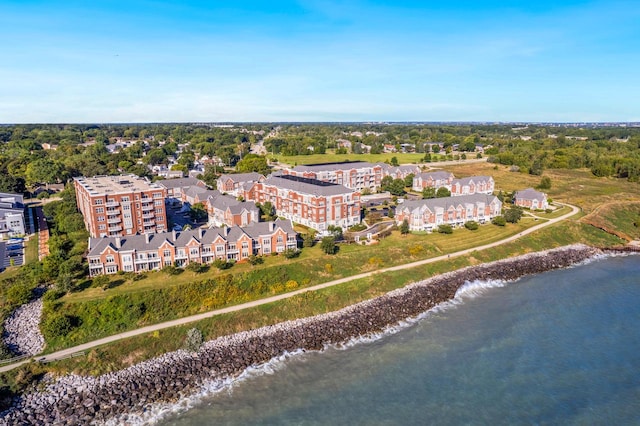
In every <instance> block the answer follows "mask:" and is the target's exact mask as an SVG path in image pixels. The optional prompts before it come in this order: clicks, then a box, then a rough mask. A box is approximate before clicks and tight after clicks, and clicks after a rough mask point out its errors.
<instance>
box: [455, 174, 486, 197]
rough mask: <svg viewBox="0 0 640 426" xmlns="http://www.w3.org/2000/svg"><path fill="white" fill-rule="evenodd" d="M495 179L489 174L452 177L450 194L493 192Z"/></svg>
mask: <svg viewBox="0 0 640 426" xmlns="http://www.w3.org/2000/svg"><path fill="white" fill-rule="evenodd" d="M494 190H495V181H494V180H493V178H492V177H491V176H471V177H466V178H461V179H454V180H453V181H452V182H451V188H450V191H451V195H452V196H460V195H470V194H493V191H494Z"/></svg>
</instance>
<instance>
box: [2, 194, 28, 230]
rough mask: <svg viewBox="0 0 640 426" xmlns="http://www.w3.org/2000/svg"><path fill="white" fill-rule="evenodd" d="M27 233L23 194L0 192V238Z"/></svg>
mask: <svg viewBox="0 0 640 426" xmlns="http://www.w3.org/2000/svg"><path fill="white" fill-rule="evenodd" d="M25 233H26V232H25V225H24V200H23V197H22V195H19V194H9V193H5V192H0V239H2V240H5V239H7V238H11V237H15V236H17V235H24V234H25Z"/></svg>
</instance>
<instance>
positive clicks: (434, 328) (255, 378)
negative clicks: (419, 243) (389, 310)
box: [160, 256, 640, 425]
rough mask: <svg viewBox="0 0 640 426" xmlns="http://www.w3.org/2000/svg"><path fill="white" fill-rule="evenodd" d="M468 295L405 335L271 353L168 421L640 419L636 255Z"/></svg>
mask: <svg viewBox="0 0 640 426" xmlns="http://www.w3.org/2000/svg"><path fill="white" fill-rule="evenodd" d="M416 278H419V277H416ZM460 293H461V294H460V295H459V297H458V298H457V299H456V301H455V302H453V303H447V304H446V306H445V307H444V308H436V309H435V310H433V311H432V312H431V313H429V314H428V315H425V316H424V317H423V318H421V319H420V320H418V321H417V322H415V323H414V324H413V325H411V326H407V327H404V328H401V329H400V330H399V331H398V332H395V333H391V334H388V335H385V336H383V337H381V338H379V339H376V340H373V341H368V342H363V343H360V344H355V345H350V346H349V347H348V348H346V349H327V350H325V351H323V352H321V353H315V352H314V353H305V354H301V355H296V356H292V357H287V359H286V360H283V361H278V362H273V363H270V364H269V365H268V366H267V367H264V368H261V369H259V370H257V371H255V372H252V373H248V374H245V375H244V377H243V378H242V379H241V380H238V381H235V382H234V383H233V384H232V385H230V386H225V387H223V389H222V390H221V391H220V392H217V393H214V394H212V395H209V396H206V397H204V398H203V399H201V400H200V401H199V403H197V404H196V405H195V406H192V407H191V408H190V409H188V410H186V411H181V412H179V413H176V414H171V415H168V416H167V415H166V412H165V416H164V417H165V418H164V420H162V421H161V422H160V424H165V425H203V424H223V425H247V424H258V425H287V424H290V425H329V424H331V425H334V424H375V425H380V424H385V425H396V424H397V425H400V424H402V425H406V424H447V425H449V424H531V423H534V424H640V333H639V332H638V328H639V326H640V256H621V257H607V258H604V259H598V260H596V261H593V262H590V263H587V264H583V265H580V266H576V267H573V268H569V269H564V270H559V271H552V272H546V273H543V274H539V275H536V276H531V277H525V278H523V279H521V280H518V281H516V282H513V283H502V282H491V283H472V284H470V285H469V286H467V287H465V288H463V289H461V292H460Z"/></svg>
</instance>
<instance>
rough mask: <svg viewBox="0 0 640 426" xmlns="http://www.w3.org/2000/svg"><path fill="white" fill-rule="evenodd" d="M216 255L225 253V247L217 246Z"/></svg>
mask: <svg viewBox="0 0 640 426" xmlns="http://www.w3.org/2000/svg"><path fill="white" fill-rule="evenodd" d="M216 253H224V246H223V245H217V246H216Z"/></svg>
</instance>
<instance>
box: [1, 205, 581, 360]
mask: <svg viewBox="0 0 640 426" xmlns="http://www.w3.org/2000/svg"><path fill="white" fill-rule="evenodd" d="M558 204H560V203H558ZM564 205H566V206H568V207H571V212H569V213H567V214H565V215H562V216H560V217H557V218H554V219H549V220H548V221H547V222H544V223H540V224H539V225H536V226H533V227H531V228H529V229H527V230H526V231H522V232H521V233H519V234H517V235H513V236H511V237H508V238H505V239H503V240H500V241H496V242H493V243H490V244H485V245H483V246H479V247H473V248H469V249H466V250H461V251H458V252H455V253H450V254H445V255H442V256H438V257H432V258H429V259H424V260H419V261H416V262H411V263H406V264H404V265H398V266H393V267H389V268H384V269H379V270H376V271H371V272H365V273H362V274H358V275H353V276H350V277H345V278H341V279H338V280H334V281H329V282H326V283H322V284H318V285H314V286H312V287H307V288H303V289H300V290H296V291H292V292H290V293H286V294H279V295H277V296H272V297H268V298H266V299H260V300H255V301H252V302H247V303H243V304H241V305H235V306H229V307H227V308H222V309H216V310H213V311H209V312H205V313H202V314H198V315H191V316H188V317H184V318H179V319H176V320H173V321H167V322H162V323H159V324H154V325H150V326H147V327H142V328H138V329H135V330H131V331H127V332H124V333H120V334H115V335H113V336H108V337H105V338H102V339H99V340H94V341H92V342H88V343H85V344H82V345H78V346H74V347H72V348H68V349H64V350H61V351H58V352H53V353H51V354H48V355H44V356H42V357H40V358H37V359H38V360H40V361H55V360H59V359H63V358H68V357H69V356H71V355H73V354H75V353H78V352H82V351H85V350H88V349H91V348H94V347H96V346H101V345H104V344H107V343H112V342H115V341H117V340H120V339H126V338H128V337H133V336H139V335H141V334H146V333H151V332H153V331H156V330H162V329H164V328H169V327H175V326H177V325H184V324H189V323H191V322H196V321H200V320H203V319H206V318H211V317H214V316H217V315H221V314H226V313H229V312H237V311H241V310H243V309H248V308H253V307H256V306H259V305H264V304H267V303H273V302H277V301H279V300H284V299H288V298H290V297H293V296H296V295H299V294H302V293H306V292H308V291H317V290H321V289H323V288H327V287H332V286H335V285H338V284H343V283H346V282H349V281H353V280H357V279H361V278H367V277H370V276H372V275H375V274H379V273H383V272H390V271H400V270H402V269H408V268H413V267H416V266H421V265H426V264H429V263H433V262H439V261H441V260H446V259H449V258H454V257H459V256H464V255H466V254H469V253H471V252H474V251H478V250H486V249H489V248H492V247H496V246H499V245H501V244H505V243H508V242H511V241H515V240H517V239H518V238H521V237H523V236H525V235H528V234H530V233H532V232H535V231H537V230H539V229H542V228H544V227H546V226H550V225H552V224H554V223H557V222H559V221H561V220H564V219H567V218H569V217H571V216H573V215H575V214H576V213H578V212H579V209H578V207H575V206H571V205H568V204H564ZM26 362H29V360H25V361H22V362H20V363H16V364H10V365H6V366H3V367H0V372H4V371H9V370H12V369H14V368H16V367H17V366H19V365H21V364H24V363H26Z"/></svg>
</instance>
